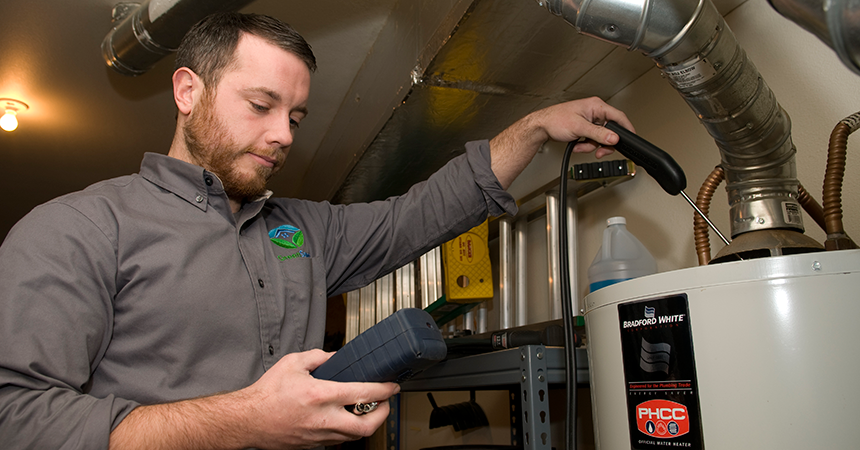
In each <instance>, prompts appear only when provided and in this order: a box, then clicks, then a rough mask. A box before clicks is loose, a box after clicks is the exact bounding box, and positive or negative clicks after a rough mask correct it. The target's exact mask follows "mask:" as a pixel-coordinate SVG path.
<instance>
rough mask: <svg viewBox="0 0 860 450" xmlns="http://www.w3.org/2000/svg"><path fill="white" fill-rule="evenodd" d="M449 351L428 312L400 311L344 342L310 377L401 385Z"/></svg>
mask: <svg viewBox="0 0 860 450" xmlns="http://www.w3.org/2000/svg"><path fill="white" fill-rule="evenodd" d="M447 353H448V349H447V347H446V345H445V340H444V339H443V338H442V332H441V331H440V330H439V327H438V326H436V322H435V321H434V320H433V317H431V316H430V314H429V313H427V312H426V311H424V310H422V309H418V308H406V309H401V310H399V311H397V312H395V313H394V314H392V315H390V316H388V317H387V318H385V319H383V320H382V321H381V322H379V323H377V324H376V325H374V326H372V327H370V328H369V329H367V330H365V331H364V332H363V333H361V334H359V335H358V336H357V337H356V338H355V339H353V340H351V341H349V342H347V343H346V345H345V346H343V348H341V349H340V350H338V351H337V353H335V354H334V355H332V357H331V358H329V360H328V361H326V362H324V363H323V364H322V365H321V366H319V367H317V368H316V369H315V370H314V371H313V372H311V375H312V376H313V377H315V378H319V379H322V380H332V381H345V382H350V381H371V382H384V381H393V382H395V383H400V382H402V381H405V380H407V379H409V378H410V377H412V376H413V375H415V374H417V373H419V372H421V371H423V370H424V369H427V368H428V367H430V366H432V365H434V364H436V363H437V362H439V361H441V360H443V359H445V356H446V355H447Z"/></svg>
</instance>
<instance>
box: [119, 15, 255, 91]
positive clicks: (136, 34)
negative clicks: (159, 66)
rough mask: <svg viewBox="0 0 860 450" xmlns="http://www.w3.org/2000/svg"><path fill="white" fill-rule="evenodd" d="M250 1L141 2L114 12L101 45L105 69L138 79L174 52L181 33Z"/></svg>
mask: <svg viewBox="0 0 860 450" xmlns="http://www.w3.org/2000/svg"><path fill="white" fill-rule="evenodd" d="M251 1H253V0H145V1H144V2H142V3H140V5H136V4H130V3H122V4H120V5H118V6H117V7H116V8H114V11H113V16H114V17H113V19H114V27H113V28H112V29H111V30H110V32H108V34H107V36H105V39H104V41H102V56H103V57H104V60H105V63H106V64H107V65H108V67H111V68H113V69H114V70H116V71H117V72H119V73H121V74H123V75H131V76H134V75H141V74H143V73H145V72H146V71H147V70H149V69H151V68H152V66H154V65H155V63H157V62H158V61H160V60H161V58H164V56H166V55H167V54H168V53H171V52H174V51H176V49H177V48H178V47H179V43H180V42H181V41H182V38H183V36H185V33H186V32H188V30H189V29H191V27H192V26H193V25H194V24H195V23H197V22H198V21H200V20H201V19H203V18H204V17H206V16H208V15H209V14H212V13H216V12H223V11H236V10H238V9H240V8H242V7H243V6H245V5H247V4H248V3H251Z"/></svg>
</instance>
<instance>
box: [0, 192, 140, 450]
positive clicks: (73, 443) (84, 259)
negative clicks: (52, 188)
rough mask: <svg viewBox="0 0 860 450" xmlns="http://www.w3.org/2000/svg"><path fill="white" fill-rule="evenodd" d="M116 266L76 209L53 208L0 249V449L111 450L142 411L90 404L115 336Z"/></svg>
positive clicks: (129, 405)
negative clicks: (129, 417)
mask: <svg viewBox="0 0 860 450" xmlns="http://www.w3.org/2000/svg"><path fill="white" fill-rule="evenodd" d="M115 266H116V256H115V250H114V248H113V245H112V244H111V242H110V240H109V239H108V238H107V237H106V235H105V234H104V233H103V232H102V231H101V230H100V229H99V228H98V227H96V226H95V225H94V224H93V223H92V222H91V221H89V220H88V219H87V218H86V217H84V216H83V215H82V214H81V213H79V212H78V211H76V210H75V209H73V208H71V207H69V206H67V205H64V204H61V203H58V202H51V203H48V204H46V205H43V206H40V207H37V208H36V209H34V210H33V211H32V212H31V213H30V214H29V215H27V216H26V217H25V218H24V219H22V220H21V221H20V222H19V223H18V224H17V225H16V226H15V227H14V228H13V229H12V230H11V231H10V233H9V235H8V236H7V238H6V239H5V242H4V243H3V245H2V246H0V342H2V343H3V350H2V351H0V442H3V448H5V449H20V448H45V449H47V448H53V449H107V447H108V442H109V436H110V431H111V430H112V429H113V427H115V426H116V425H117V424H118V423H119V422H120V420H122V418H123V417H125V415H126V414H128V413H129V412H130V411H131V410H132V409H133V408H134V407H135V406H137V404H136V403H134V402H131V401H127V400H123V399H119V398H115V397H113V396H108V397H106V398H96V397H94V396H90V395H88V394H87V391H88V384H89V382H90V374H91V373H92V371H93V368H94V367H95V366H96V365H97V364H98V362H99V361H100V360H101V358H102V357H103V355H104V352H105V349H106V348H107V344H108V342H109V338H110V334H111V332H112V323H113V320H112V319H113V309H112V298H113V294H112V293H113V292H115V289H116V287H115V277H116V269H115Z"/></svg>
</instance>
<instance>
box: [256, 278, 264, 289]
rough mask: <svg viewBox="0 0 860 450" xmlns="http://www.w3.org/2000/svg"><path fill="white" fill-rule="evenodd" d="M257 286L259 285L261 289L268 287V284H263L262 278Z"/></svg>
mask: <svg viewBox="0 0 860 450" xmlns="http://www.w3.org/2000/svg"><path fill="white" fill-rule="evenodd" d="M257 284H259V285H260V287H261V288H264V287H266V284H265V283H263V279H262V278H260V279H258V280H257Z"/></svg>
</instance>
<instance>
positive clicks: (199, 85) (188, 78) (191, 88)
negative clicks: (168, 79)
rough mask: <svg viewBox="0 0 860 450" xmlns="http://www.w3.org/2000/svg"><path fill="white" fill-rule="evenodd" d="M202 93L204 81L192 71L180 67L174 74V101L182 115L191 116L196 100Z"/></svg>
mask: <svg viewBox="0 0 860 450" xmlns="http://www.w3.org/2000/svg"><path fill="white" fill-rule="evenodd" d="M202 92H203V80H201V79H200V77H198V76H197V74H196V73H194V72H193V71H192V70H191V69H189V68H187V67H180V68H179V69H176V72H173V100H174V101H175V102H176V107H177V108H178V109H179V112H180V113H181V114H184V115H186V116H187V115H189V114H191V109H192V108H193V106H194V103H195V100H196V98H197V96H198V95H199V94H200V93H202Z"/></svg>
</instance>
